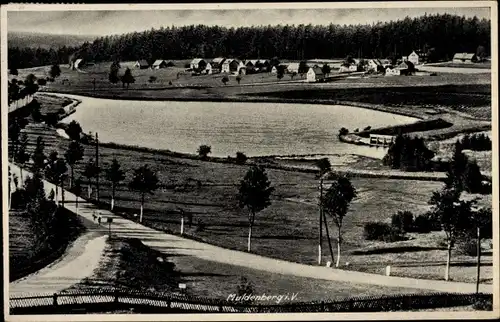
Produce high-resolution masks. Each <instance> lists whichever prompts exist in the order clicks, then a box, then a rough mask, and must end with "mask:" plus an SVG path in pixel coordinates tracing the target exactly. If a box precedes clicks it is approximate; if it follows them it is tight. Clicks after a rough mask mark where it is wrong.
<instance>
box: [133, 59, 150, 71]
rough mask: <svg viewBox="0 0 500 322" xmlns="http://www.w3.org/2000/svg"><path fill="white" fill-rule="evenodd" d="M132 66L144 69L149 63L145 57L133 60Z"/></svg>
mask: <svg viewBox="0 0 500 322" xmlns="http://www.w3.org/2000/svg"><path fill="white" fill-rule="evenodd" d="M134 67H136V68H140V69H146V68H149V64H148V62H147V61H146V60H145V59H141V60H138V61H136V62H135V64H134Z"/></svg>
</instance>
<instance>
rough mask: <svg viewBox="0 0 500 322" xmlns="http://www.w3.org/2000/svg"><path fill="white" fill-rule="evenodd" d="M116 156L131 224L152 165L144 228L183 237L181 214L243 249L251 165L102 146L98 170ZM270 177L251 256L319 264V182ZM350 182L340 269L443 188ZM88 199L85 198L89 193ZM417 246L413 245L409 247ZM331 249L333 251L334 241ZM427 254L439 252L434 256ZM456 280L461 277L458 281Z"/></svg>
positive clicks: (205, 236)
mask: <svg viewBox="0 0 500 322" xmlns="http://www.w3.org/2000/svg"><path fill="white" fill-rule="evenodd" d="M27 132H28V134H29V140H30V146H29V150H30V151H31V149H32V148H33V144H34V143H35V141H36V137H37V136H38V135H41V136H42V137H44V141H45V142H46V151H47V153H49V152H50V151H51V150H53V149H56V150H58V151H59V153H60V154H62V153H63V152H64V150H65V149H66V147H67V144H68V141H67V140H65V139H62V138H60V137H57V136H56V135H55V130H54V129H50V128H46V127H43V126H42V127H39V126H37V127H35V126H30V127H29V128H28V129H27ZM93 156H94V148H93V147H90V146H87V147H86V151H85V160H84V162H81V163H80V164H79V165H78V166H77V169H76V171H75V173H76V177H80V176H81V173H82V170H83V165H84V164H85V163H86V162H87V161H88V159H89V158H90V157H93ZM113 157H116V158H117V159H118V161H119V162H120V164H121V165H122V167H123V168H124V169H125V170H127V179H126V181H125V183H123V184H122V185H120V186H119V187H118V189H117V198H116V203H115V205H116V206H115V210H116V211H117V212H118V213H119V214H121V215H123V216H124V217H127V218H133V214H134V213H138V209H139V206H140V203H139V195H138V194H137V193H134V192H131V191H129V190H128V188H127V187H126V183H127V182H128V181H129V180H130V179H131V174H132V171H131V169H133V168H135V167H137V166H139V165H142V164H148V165H149V166H150V167H151V168H152V169H153V170H154V171H157V173H158V176H159V178H160V189H158V190H157V191H156V192H155V194H154V195H151V196H147V197H146V204H145V214H144V224H146V225H148V226H151V227H153V228H156V229H159V230H165V231H167V232H173V233H178V232H179V229H180V216H179V212H178V211H179V208H182V209H183V210H184V211H185V212H186V213H187V214H191V215H192V218H193V219H192V224H189V220H187V224H186V229H185V233H186V234H187V235H188V236H192V237H193V238H196V239H200V240H203V241H206V242H209V243H212V244H216V245H220V246H223V247H227V248H232V249H237V250H244V249H245V246H246V236H247V214H246V211H245V210H242V209H239V207H238V205H237V200H236V193H237V186H238V183H239V181H240V180H241V178H242V177H243V175H244V173H245V171H246V169H247V166H245V165H236V164H224V163H214V162H203V161H200V160H196V159H185V158H181V157H172V156H165V155H158V154H154V153H152V152H137V151H127V150H120V149H113V148H106V147H101V149H100V160H101V162H102V163H101V165H104V166H105V165H106V164H109V162H110V161H111V159H112V158H113ZM267 171H268V174H269V177H270V180H271V182H272V184H273V186H275V187H276V191H275V193H274V194H273V196H272V205H271V206H270V207H269V208H267V209H266V210H264V211H263V212H262V213H259V214H258V215H257V220H256V226H255V229H254V238H253V245H252V250H253V251H254V252H255V253H257V254H261V255H265V256H270V257H275V258H280V259H285V260H290V261H295V262H301V263H307V264H315V262H316V260H317V254H316V249H317V235H318V232H317V229H318V228H317V226H318V206H317V201H316V198H317V196H318V182H317V179H316V178H315V176H314V174H311V173H300V172H292V171H284V170H275V169H268V170H267ZM101 178H102V179H101V192H100V196H101V201H102V202H104V203H105V204H108V205H109V202H110V184H109V183H108V182H106V181H105V180H104V179H103V177H101ZM352 181H353V184H354V186H355V187H356V189H357V190H358V192H359V197H358V198H357V199H356V200H355V201H354V202H353V204H352V206H351V209H350V213H349V215H348V216H347V218H346V222H345V229H344V239H345V245H344V247H343V249H344V256H343V257H342V262H343V263H345V262H351V263H356V262H364V261H366V260H367V257H366V255H354V254H353V253H352V251H354V250H359V249H362V248H365V247H367V246H374V245H375V246H379V247H388V246H389V247H390V246H391V245H390V244H389V245H387V244H384V243H381V242H376V243H367V242H366V241H364V240H363V237H362V235H363V225H364V223H366V222H369V221H386V220H389V217H390V216H391V215H392V214H393V213H395V212H397V211H398V210H410V211H412V212H414V213H415V214H417V213H422V212H424V211H426V210H427V209H428V205H427V200H428V199H429V198H430V196H431V193H432V191H435V190H436V189H439V188H440V187H441V183H439V182H415V181H409V180H390V179H368V178H353V180H352ZM84 182H85V179H84ZM83 195H86V191H85V189H84V192H83ZM278 223H279V224H278ZM333 227H334V226H333V224H330V230H331V233H332V234H335V230H334V228H333ZM417 241H418V240H417ZM439 241H440V239H439V238H435V239H434V240H433V241H432V242H429V243H427V245H426V246H427V247H428V249H425V250H424V251H416V252H410V253H409V254H411V255H410V256H409V257H407V258H406V257H404V258H405V260H408V261H410V262H413V263H418V264H422V263H423V262H426V261H429V258H431V261H432V262H433V263H435V262H436V261H444V259H445V250H443V249H441V248H440V247H438V246H437V244H438V243H439ZM414 242H415V241H409V243H410V244H411V243H414ZM323 246H324V251H323V257H324V259H325V260H328V259H329V252H328V249H327V241H326V238H325V239H324V241H323ZM333 246H334V247H335V242H333ZM430 251H432V252H434V253H433V255H432V256H430ZM370 256H371V257H370V261H373V263H377V264H375V265H376V266H377V267H379V268H382V267H385V265H387V264H388V263H393V264H394V260H396V259H399V258H401V256H402V255H401V254H397V256H395V255H394V253H392V254H390V253H389V255H388V254H376V255H370ZM469 261H470V259H469ZM438 273H439V274H438ZM436 274H437V275H435V278H440V277H441V273H440V272H436ZM464 278H465V277H464ZM485 278H487V276H486V275H485ZM459 279H460V277H458V276H457V280H459Z"/></svg>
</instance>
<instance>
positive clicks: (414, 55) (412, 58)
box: [408, 51, 419, 65]
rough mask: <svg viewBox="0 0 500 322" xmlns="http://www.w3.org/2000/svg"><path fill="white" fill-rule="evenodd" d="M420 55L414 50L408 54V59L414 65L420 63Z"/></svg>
mask: <svg viewBox="0 0 500 322" xmlns="http://www.w3.org/2000/svg"><path fill="white" fill-rule="evenodd" d="M418 60H419V56H418V54H417V53H416V52H415V51H412V53H411V54H409V55H408V61H410V62H412V63H413V65H418Z"/></svg>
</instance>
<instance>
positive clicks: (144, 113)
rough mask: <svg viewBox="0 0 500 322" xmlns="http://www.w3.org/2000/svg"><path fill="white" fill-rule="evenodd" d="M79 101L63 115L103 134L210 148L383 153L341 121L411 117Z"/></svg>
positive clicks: (147, 143)
mask: <svg viewBox="0 0 500 322" xmlns="http://www.w3.org/2000/svg"><path fill="white" fill-rule="evenodd" d="M64 96H67V97H72V98H77V99H80V100H81V101H82V103H81V104H80V105H79V106H77V108H76V112H75V113H74V114H72V115H70V116H69V117H67V118H65V119H64V122H70V121H71V120H76V121H78V122H79V123H80V124H81V126H82V128H83V129H84V131H85V132H86V133H88V132H89V131H91V132H92V133H95V132H98V133H99V140H100V141H102V142H115V143H119V144H127V145H137V146H143V147H148V148H155V149H168V150H171V151H176V152H183V153H196V151H197V149H198V147H199V146H200V145H202V144H206V145H210V146H211V147H212V154H211V155H213V156H221V157H225V156H228V155H231V156H234V155H235V154H236V152H238V151H241V152H243V153H245V154H246V155H247V156H266V155H280V156H286V155H332V154H336V155H338V154H360V155H366V156H373V157H379V158H380V157H382V156H383V155H384V154H385V149H382V148H373V147H367V146H355V145H351V144H346V143H342V142H340V141H339V140H338V138H337V134H338V132H339V129H340V128H342V127H346V128H348V129H349V130H351V131H352V130H354V129H356V128H359V129H362V128H364V127H366V126H371V127H381V126H388V125H396V124H406V123H412V122H415V121H417V119H415V118H411V117H406V116H401V115H395V114H390V113H385V112H380V111H374V110H369V109H363V108H357V107H352V106H340V105H317V104H288V103H283V104H282V103H249V102H243V103H240V102H237V103H234V102H177V101H140V100H111V99H100V98H91V97H82V96H77V95H66V94H65V95H64Z"/></svg>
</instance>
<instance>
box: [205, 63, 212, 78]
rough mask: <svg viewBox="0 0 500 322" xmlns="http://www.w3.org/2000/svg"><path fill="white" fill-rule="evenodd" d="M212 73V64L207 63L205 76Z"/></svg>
mask: <svg viewBox="0 0 500 322" xmlns="http://www.w3.org/2000/svg"><path fill="white" fill-rule="evenodd" d="M213 72H214V70H213V68H212V64H211V63H208V64H207V67H205V73H206V74H207V75H212V74H213Z"/></svg>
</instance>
